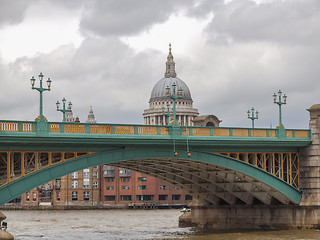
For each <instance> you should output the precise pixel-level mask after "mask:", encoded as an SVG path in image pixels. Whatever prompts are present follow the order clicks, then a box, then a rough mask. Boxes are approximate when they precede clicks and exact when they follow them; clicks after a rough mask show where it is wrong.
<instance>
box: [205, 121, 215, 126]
mask: <svg viewBox="0 0 320 240" xmlns="http://www.w3.org/2000/svg"><path fill="white" fill-rule="evenodd" d="M206 126H207V127H214V123H213V122H207V124H206Z"/></svg>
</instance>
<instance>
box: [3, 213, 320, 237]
mask: <svg viewBox="0 0 320 240" xmlns="http://www.w3.org/2000/svg"><path fill="white" fill-rule="evenodd" d="M2 212H3V213H4V214H5V215H6V216H7V219H6V220H5V221H7V222H8V231H9V232H10V233H11V234H12V235H13V236H14V237H15V240H31V239H32V240H34V239H35V240H37V239H39V240H57V239H66V240H75V239H77V240H79V239H86V240H107V239H116V240H122V239H129V240H130V239H131V240H133V239H134V240H136V239H137V240H138V239H139V240H140V239H189V240H229V239H232V240H249V239H250V240H286V239H301V240H302V239H304V240H311V239H320V232H319V231H318V230H288V231H261V232H247V233H215V234H212V233H211V234H209V233H198V232H195V231H193V230H192V229H190V228H179V227H178V218H179V216H180V215H181V213H180V211H179V210H82V211H71V210H65V211H53V210H50V211H2Z"/></svg>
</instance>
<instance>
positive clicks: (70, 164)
mask: <svg viewBox="0 0 320 240" xmlns="http://www.w3.org/2000/svg"><path fill="white" fill-rule="evenodd" d="M239 156H240V155H239ZM256 156H258V155H256ZM264 156H266V155H264ZM281 156H282V155H281ZM290 156H291V155H290ZM282 158H283V157H281V158H280V159H282ZM290 159H291V157H290ZM0 161H2V162H3V163H4V162H6V167H5V168H3V167H2V168H1V169H0V171H2V178H1V179H2V186H0V205H2V204H4V203H6V202H7V201H9V200H11V199H13V198H15V197H17V196H19V195H21V194H22V193H24V192H26V191H29V190H31V189H32V188H34V187H37V186H39V185H41V184H44V183H46V182H49V181H51V180H54V179H56V178H59V177H61V176H64V175H66V174H69V173H72V172H74V171H78V170H81V169H84V168H88V167H92V166H97V165H101V164H109V165H113V166H117V167H121V168H127V169H131V170H135V171H138V172H143V173H145V174H148V175H150V176H153V177H156V178H158V179H160V180H163V181H166V182H168V183H171V184H173V185H174V186H177V187H179V188H181V189H183V190H184V191H185V192H186V193H188V194H190V195H192V196H193V197H195V198H197V199H199V200H200V202H202V203H203V204H205V205H238V204H242V205H245V204H247V205H255V204H257V205H261V204H265V205H270V204H286V205H287V204H298V203H299V201H300V197H301V193H300V192H299V191H298V190H297V189H296V188H295V187H293V186H291V185H290V184H288V183H286V182H284V181H283V180H282V179H280V178H278V177H276V176H274V175H272V174H270V173H268V172H266V171H264V170H263V169H260V168H258V167H257V166H254V165H251V164H250V161H248V163H246V161H241V160H237V159H235V158H230V157H228V156H223V155H221V154H212V153H204V152H197V151H193V152H191V157H187V155H186V154H185V155H184V154H180V155H179V157H173V156H172V149H171V148H168V149H166V148H161V149H159V148H150V147H145V148H123V149H116V150H107V151H103V152H99V153H89V152H88V153H85V152H82V153H67V152H64V153H60V152H31V151H30V152H1V153H0ZM256 163H258V162H257V161H256ZM1 166H3V165H2V164H1ZM264 166H267V162H266V163H265V164H264ZM279 166H281V164H280V165H279ZM28 169H29V170H28ZM271 169H273V168H271ZM5 170H7V171H5ZM278 172H279V171H278ZM280 172H281V171H280ZM5 173H9V174H5ZM275 173H276V172H275ZM282 176H283V175H282ZM0 177H1V174H0Z"/></svg>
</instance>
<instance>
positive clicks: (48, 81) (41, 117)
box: [30, 73, 51, 120]
mask: <svg viewBox="0 0 320 240" xmlns="http://www.w3.org/2000/svg"><path fill="white" fill-rule="evenodd" d="M39 80H40V87H38V88H37V87H34V83H35V81H36V79H35V78H34V76H32V78H31V79H30V81H31V86H32V89H35V90H37V91H38V92H39V93H40V115H39V117H38V118H39V119H40V120H42V119H45V117H44V116H43V106H42V105H43V101H42V92H44V91H50V90H51V89H50V88H51V80H50V78H48V80H47V86H48V88H43V86H42V80H43V74H42V73H40V74H39Z"/></svg>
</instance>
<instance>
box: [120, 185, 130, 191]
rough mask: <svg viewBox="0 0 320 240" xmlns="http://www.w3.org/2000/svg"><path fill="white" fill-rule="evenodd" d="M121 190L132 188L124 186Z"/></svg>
mask: <svg viewBox="0 0 320 240" xmlns="http://www.w3.org/2000/svg"><path fill="white" fill-rule="evenodd" d="M121 189H122V190H130V186H122V187H121Z"/></svg>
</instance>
